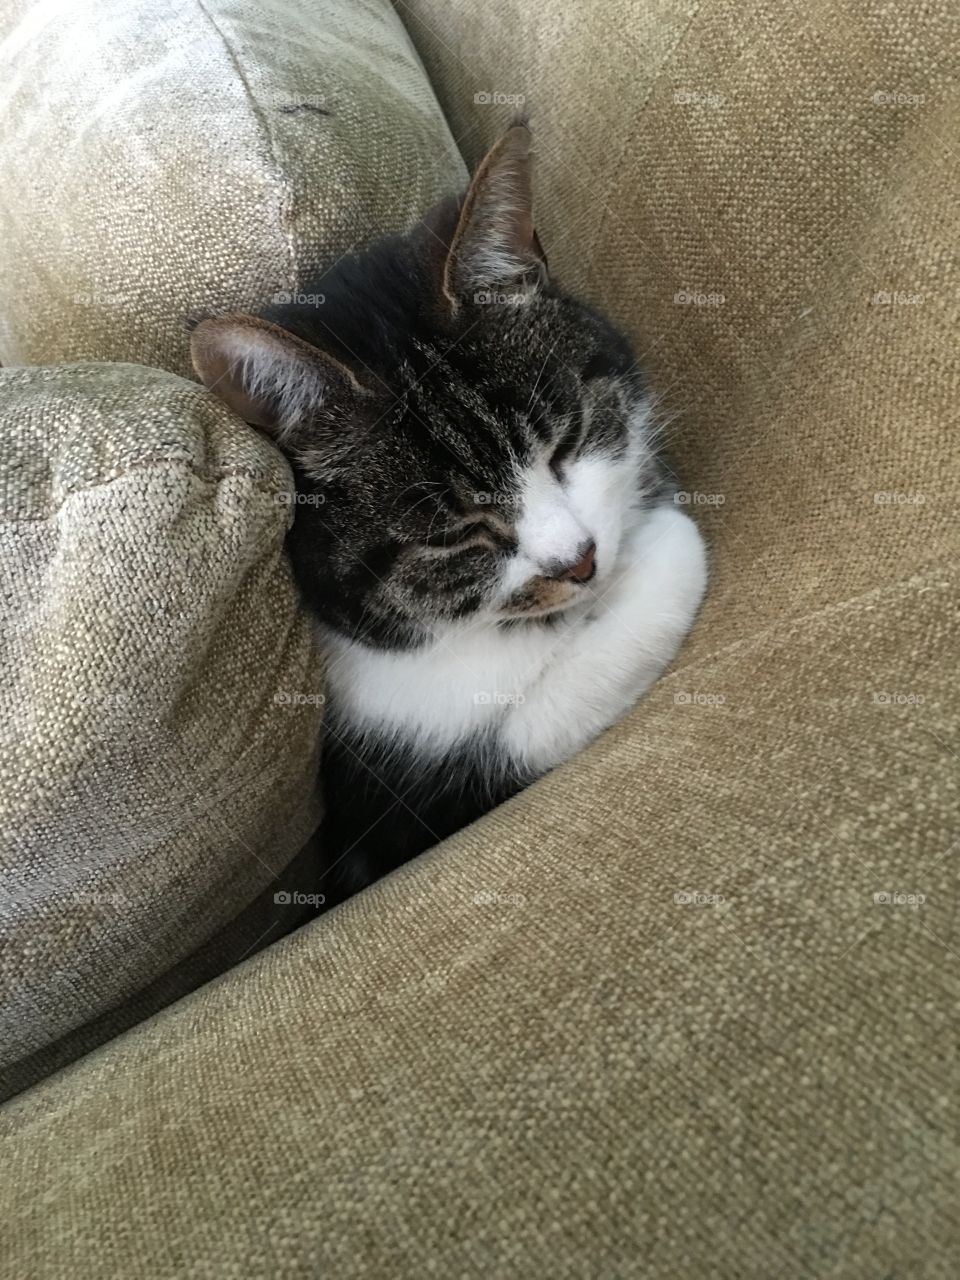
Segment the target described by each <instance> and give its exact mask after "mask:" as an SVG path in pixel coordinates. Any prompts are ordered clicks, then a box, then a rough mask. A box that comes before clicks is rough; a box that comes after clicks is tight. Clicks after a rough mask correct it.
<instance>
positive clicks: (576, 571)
mask: <svg viewBox="0 0 960 1280" xmlns="http://www.w3.org/2000/svg"><path fill="white" fill-rule="evenodd" d="M596 572H597V544H596V543H595V542H590V543H588V544H587V548H586V550H585V551H584V552H583V554H582V555H581V556H580V559H579V560H578V561H577V562H576V564H571V565H568V566H567V568H566V569H564V570H562V571H561V572H560V573H558V574H557V577H558V578H560V579H561V580H562V581H564V582H589V581H590V579H591V578H592V577H593V575H594V574H595V573H596Z"/></svg>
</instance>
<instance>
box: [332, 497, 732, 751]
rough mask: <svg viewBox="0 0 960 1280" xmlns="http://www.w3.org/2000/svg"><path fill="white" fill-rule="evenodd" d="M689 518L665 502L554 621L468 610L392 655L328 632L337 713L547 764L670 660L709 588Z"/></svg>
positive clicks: (438, 741)
mask: <svg viewBox="0 0 960 1280" xmlns="http://www.w3.org/2000/svg"><path fill="white" fill-rule="evenodd" d="M706 579H707V569H706V554H705V550H704V545H703V541H702V539H701V537H700V534H699V532H698V530H697V528H696V526H695V525H694V523H693V521H692V520H691V519H690V518H689V516H687V515H686V514H684V512H682V511H681V510H680V509H678V508H677V507H675V506H673V505H668V504H664V505H662V506H659V507H657V508H655V509H654V510H652V511H649V512H645V513H642V514H640V515H639V516H638V517H637V523H636V524H635V526H634V527H632V528H630V529H628V530H626V531H625V534H624V537H623V539H622V542H621V545H620V549H619V552H618V555H617V557H616V561H615V564H614V566H613V568H612V570H611V571H610V572H609V573H608V574H606V575H604V577H603V578H602V579H598V580H597V582H596V584H595V589H594V590H589V591H588V592H586V593H585V594H586V599H585V602H584V603H583V604H582V605H577V606H575V608H573V609H571V610H569V611H568V612H567V613H565V614H563V615H562V616H561V617H560V618H559V619H558V620H557V621H556V622H555V623H554V624H553V625H552V626H537V625H535V624H523V625H520V626H513V627H506V628H504V627H501V626H498V625H497V623H496V622H495V621H494V620H493V619H491V618H489V617H486V616H484V617H479V616H478V617H476V618H473V619H470V620H469V621H467V622H465V623H463V624H459V625H451V626H449V627H447V628H446V629H445V630H444V631H443V632H442V633H439V634H437V636H436V637H435V639H434V640H433V642H431V643H430V644H429V645H427V646H425V647H423V648H421V649H417V650H415V651H413V652H391V651H388V650H374V649H369V648H366V647H364V646H361V645H358V644H352V643H350V642H349V641H347V640H346V639H345V638H343V637H341V636H335V635H325V642H326V643H327V646H328V649H329V650H330V652H331V661H330V668H329V685H330V689H331V693H332V695H333V698H334V700H335V704H336V706H337V714H338V716H339V717H340V718H341V720H343V721H346V722H349V723H350V724H351V725H352V726H353V727H355V728H356V729H357V730H360V731H367V732H370V733H371V734H373V735H375V736H377V737H386V738H388V739H389V738H395V739H397V740H398V741H402V742H404V743H406V744H409V745H410V746H411V747H413V748H414V750H416V751H418V752H420V753H423V754H424V755H426V756H436V755H443V754H445V753H446V752H448V751H449V750H451V749H452V748H454V747H456V746H458V745H460V744H464V743H466V742H469V741H470V740H471V739H473V738H477V737H479V736H480V735H483V734H484V733H485V732H486V733H487V734H492V735H493V737H494V740H495V742H496V745H497V748H498V750H499V752H501V753H502V754H503V755H504V756H505V757H507V758H509V760H510V761H512V762H513V763H514V764H515V765H516V766H518V767H519V768H521V769H523V770H525V771H530V772H533V773H541V772H545V771H546V770H547V769H550V768H552V767H553V766H554V765H557V764H559V763H561V762H562V761H564V760H566V759H568V758H569V757H570V756H572V755H573V754H574V753H575V752H576V751H578V750H579V749H580V748H581V747H583V746H585V745H586V743H588V742H589V741H591V740H592V739H593V738H594V737H596V735H597V734H598V733H600V732H601V731H602V730H603V729H605V728H607V727H608V726H609V725H610V724H612V723H613V722H614V721H615V720H617V719H619V717H620V716H621V715H623V714H624V712H625V711H627V710H628V709H629V707H630V706H631V705H632V704H633V703H634V702H635V701H636V700H637V698H639V697H640V695H641V694H643V693H644V692H645V691H646V690H647V689H648V688H649V687H650V685H651V684H652V683H653V682H654V681H655V680H656V679H657V677H658V676H659V675H660V674H661V672H662V671H663V670H664V668H665V667H666V666H667V665H668V664H669V663H670V662H671V660H672V659H673V657H674V655H675V654H676V652H677V649H678V648H679V647H680V644H681V642H682V640H683V638H684V636H685V635H686V633H687V632H688V631H689V629H690V627H691V625H692V623H693V620H694V617H695V615H696V612H697V609H698V608H699V605H700V601H701V599H702V598H703V593H704V590H705V588H706Z"/></svg>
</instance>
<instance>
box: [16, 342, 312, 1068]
mask: <svg viewBox="0 0 960 1280" xmlns="http://www.w3.org/2000/svg"><path fill="white" fill-rule="evenodd" d="M0 439H2V440H3V448H2V450H0V520H2V526H0V527H2V540H0V548H2V554H0V706H2V711H0V761H2V765H0V810H2V813H3V847H2V851H0V873H2V883H3V894H2V896H0V937H2V949H0V1011H2V1014H0V1079H2V1082H3V1089H4V1091H5V1092H7V1093H9V1092H11V1091H14V1090H15V1089H17V1088H22V1087H23V1086H24V1085H26V1084H29V1083H31V1082H32V1081H33V1080H34V1079H36V1078H37V1076H39V1075H41V1074H43V1073H44V1072H45V1071H48V1070H50V1069H51V1068H52V1067H54V1066H58V1065H60V1063H61V1062H63V1061H68V1060H69V1059H70V1058H71V1057H74V1056H76V1054H77V1052H79V1051H80V1049H82V1048H86V1047H89V1045H90V1044H94V1043H98V1042H99V1041H100V1040H102V1039H104V1038H105V1037H106V1036H107V1035H109V1034H110V1033H111V1032H112V1031H115V1030H117V1029H118V1028H119V1027H121V1026H123V1025H126V1024H127V1022H128V1021H131V1020H133V1019H132V1017H131V1015H130V1014H129V1012H126V1013H123V1012H121V1011H120V1006H121V1005H123V1003H124V1002H126V1001H127V1000H129V999H131V998H136V1001H137V1002H138V1003H137V1011H138V1013H139V1016H143V1014H144V1013H145V1012H152V1009H153V1008H154V1007H156V1006H157V1004H158V1003H162V1002H163V1001H164V1000H168V999H173V998H175V996H176V995H179V994H181V993H182V992H183V991H184V990H186V989H188V988H189V987H191V986H196V985H197V984H198V983H199V982H201V981H203V980H204V978H205V977H209V976H211V975H212V973H214V972H216V971H218V969H219V968H223V967H225V966H226V964H228V963H229V962H230V960H231V959H238V958H239V957H240V955H242V954H244V953H245V952H249V951H250V950H252V948H253V946H254V944H255V943H256V942H257V941H259V939H258V938H257V936H256V935H254V936H250V929H251V927H252V926H251V924H250V921H249V919H247V920H245V921H244V922H243V925H242V929H241V933H240V934H236V935H235V936H234V937H233V939H231V938H230V937H221V938H220V939H219V941H215V940H216V939H217V937H218V935H219V934H220V932H221V930H222V929H223V928H224V927H225V926H226V925H227V923H228V922H230V921H231V920H233V918H234V917H237V916H239V915H241V913H242V912H245V911H249V910H250V909H251V908H252V904H254V902H255V900H257V898H258V896H259V895H261V894H263V895H264V896H265V897H266V899H267V902H268V903H269V904H270V906H272V907H273V919H272V922H271V920H269V919H266V918H264V920H263V924H262V925H261V928H262V929H264V930H266V929H268V928H269V927H270V925H271V923H272V932H270V933H268V935H267V938H266V940H268V941H271V940H273V938H275V937H277V936H279V935H280V933H282V932H284V931H286V929H288V928H292V927H293V926H294V925H295V924H296V923H298V920H299V919H302V918H303V916H304V914H305V908H307V907H308V906H309V904H308V903H307V902H306V901H305V900H304V898H305V897H306V896H308V893H309V890H308V886H307V884H306V880H305V878H304V876H305V873H304V875H301V874H300V873H299V872H298V874H297V875H296V876H295V877H294V878H293V882H292V883H291V882H290V880H291V873H290V872H289V871H288V870H287V868H288V864H289V863H290V862H291V859H292V858H293V857H294V854H296V853H297V851H298V850H299V849H300V848H301V847H302V846H303V845H304V844H305V842H306V841H307V839H308V837H309V836H310V835H311V833H312V832H313V830H314V828H315V827H316V825H317V822H318V820H319V810H318V803H317V798H316V795H315V783H316V771H317V767H318V749H319V738H320V733H319V729H320V722H321V718H322V714H323V694H322V690H323V683H322V676H323V672H322V664H321V659H320V655H319V653H318V652H317V650H316V646H315V644H314V643H313V639H312V634H311V629H310V626H309V623H308V622H307V620H306V618H305V616H304V615H303V613H302V612H301V610H300V609H299V607H298V600H297V595H296V590H295V588H294V585H293V582H292V578H291V574H290V571H289V566H288V563H287V560H286V558H285V556H284V554H283V542H284V535H285V532H286V529H287V527H288V524H289V522H290V518H291V513H292V510H293V505H292V502H291V496H292V477H291V475H290V473H289V470H288V468H287V465H286V463H285V462H284V461H283V459H282V458H281V457H280V455H279V454H278V453H277V452H276V450H274V449H273V447H272V446H271V445H269V444H267V443H266V442H265V441H264V440H263V439H261V437H260V436H258V435H257V434H256V433H255V432H253V431H252V430H251V429H250V428H248V427H246V426H245V425H244V424H243V423H240V422H238V421H237V420H236V419H235V418H234V417H233V416H232V415H231V414H230V413H229V411H227V410H226V409H225V408H223V407H222V406H221V405H220V403H219V402H218V401H217V400H215V399H214V397H212V396H210V395H209V394H208V393H207V392H206V391H205V390H203V389H201V388H199V387H198V386H197V385H196V384H195V383H192V382H187V381H185V380H183V379H181V378H178V377H176V376H175V375H174V374H170V373H165V372H161V371H159V370H153V369H145V368H138V367H136V366H133V365H121V364H116V365H106V364H80V365H74V366H66V367H63V368H56V367H46V368H41V369H5V370H3V371H0ZM285 877H286V878H285ZM268 891H269V892H268ZM284 893H287V894H288V895H289V901H287V902H282V901H281V902H278V903H277V904H276V905H274V904H273V896H274V894H280V895H282V894H284ZM294 893H296V894H297V895H298V896H297V898H296V900H294V898H293V894H294ZM254 914H256V913H254ZM203 945H206V946H208V952H207V953H206V954H205V955H203V956H201V957H199V958H195V960H194V961H192V962H191V963H189V964H187V965H185V967H184V968H183V969H182V970H181V971H179V972H178V973H177V974H176V975H174V977H173V978H171V977H170V976H169V975H168V974H167V971H168V970H171V969H172V968H174V966H176V965H177V963H178V962H179V961H181V960H182V959H183V958H184V957H187V956H189V955H190V953H192V952H194V951H195V950H196V949H197V948H200V947H201V946H203ZM161 975H167V976H166V977H165V978H164V980H163V983H162V984H161V985H162V990H159V989H158V990H157V991H154V992H153V993H152V994H151V993H146V992H145V989H146V988H148V987H149V986H150V984H152V983H154V982H155V981H156V980H157V979H159V978H160V977H161ZM91 1022H95V1023H96V1028H95V1029H89V1028H87V1029H84V1024H86V1023H91Z"/></svg>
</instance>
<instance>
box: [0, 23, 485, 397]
mask: <svg viewBox="0 0 960 1280" xmlns="http://www.w3.org/2000/svg"><path fill="white" fill-rule="evenodd" d="M463 177H464V169H463V162H462V161H461V159H460V156H459V154H458V153H457V150H456V148H455V147H454V146H453V143H452V140H451V138H450V135H449V132H448V130H447V128H446V125H445V124H444V122H443V119H442V117H441V116H440V113H439V110H438V108H437V104H436V101H435V99H434V96H433V91H432V90H431V88H430V85H429V83H428V81H427V79H426V77H425V76H424V74H423V71H422V68H421V67H420V64H419V62H418V59H417V56H416V54H415V52H414V51H413V48H412V46H411V44H410V42H409V40H408V38H407V36H406V34H405V32H404V30H403V27H402V26H401V24H400V22H399V20H398V18H397V17H396V15H395V13H394V12H393V9H392V8H391V6H390V4H389V3H388V0H363V2H362V3H357V2H356V0H205V2H204V3H201V2H200V0H187V2H186V3H184V2H183V0H128V2H127V3H124V4H119V5H118V4H113V3H108V0H77V2H76V3H73V4H71V5H68V6H64V5H58V6H53V7H51V6H50V5H48V4H45V3H42V2H41V0H10V3H7V4H4V6H3V9H2V13H0V192H2V193H3V195H2V199H0V363H2V364H4V365H11V364H43V363H50V362H55V361H58V360H86V359H103V360H129V361H134V362H138V363H143V364H151V365H159V366H161V367H163V368H166V369H170V370H172V371H174V372H177V373H181V374H185V375H187V376H192V375H191V370H190V367H189V361H188V356H187V351H186V343H185V341H184V326H185V324H186V322H187V321H188V319H189V318H190V317H191V316H192V315H193V314H194V313H196V312H198V311H204V310H207V309H210V308H226V309H228V310H249V309H250V308H252V307H256V306H259V305H262V304H263V303H264V302H268V301H270V300H272V299H273V298H274V296H275V295H282V294H290V293H294V292H297V291H298V289H299V287H300V286H301V285H302V284H303V283H304V281H305V280H306V279H307V278H308V277H309V275H310V273H311V272H313V271H316V270H317V268H318V267H321V266H326V265H328V264H329V263H330V262H332V261H333V260H334V259H335V258H336V257H337V256H338V255H340V254H342V253H344V252H345V251H346V250H348V249H349V248H350V247H351V246H353V245H360V244H362V243H364V242H365V241H367V240H368V239H370V238H371V237H372V236H374V235H377V234H379V233H381V232H383V231H388V230H394V229H399V228H401V227H403V226H405V225H406V224H407V223H409V222H411V221H413V220H414V219H415V218H416V217H417V215H418V214H419V213H420V212H421V211H422V209H423V208H424V207H425V206H426V205H428V204H429V203H430V202H431V201H432V200H434V199H435V198H437V197H438V196H440V195H443V194H445V193H446V192H448V191H449V190H456V189H457V188H458V187H459V185H460V184H461V183H462V181H463Z"/></svg>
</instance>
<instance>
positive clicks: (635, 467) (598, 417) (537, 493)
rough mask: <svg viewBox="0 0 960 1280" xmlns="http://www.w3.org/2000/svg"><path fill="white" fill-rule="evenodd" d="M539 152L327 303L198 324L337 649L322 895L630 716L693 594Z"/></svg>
mask: <svg viewBox="0 0 960 1280" xmlns="http://www.w3.org/2000/svg"><path fill="white" fill-rule="evenodd" d="M530 169H531V161H530V133H529V130H528V129H527V128H526V126H525V125H522V124H518V125H514V126H513V127H512V128H511V129H509V130H508V132H507V133H505V134H504V135H503V137H501V139H500V140H499V142H497V143H496V145H495V146H494V147H493V149H492V150H491V151H490V152H489V153H488V155H487V156H486V158H485V159H484V160H483V162H482V163H481V165H480V167H479V169H478V170H477V173H476V175H475V176H474V178H473V181H472V183H471V184H470V187H469V189H468V190H467V192H466V194H465V195H463V196H462V197H461V198H459V199H458V198H450V199H448V200H446V201H443V202H442V203H441V204H439V205H437V206H436V207H435V208H434V209H432V210H431V211H430V213H428V214H427V215H426V217H425V218H424V220H423V222H422V223H421V224H420V225H419V226H418V227H417V228H416V229H415V230H414V231H413V232H412V233H411V234H410V235H408V236H405V237H399V236H397V237H390V238H387V239H384V240H382V241H380V242H379V243H377V244H375V245H374V246H373V247H372V248H370V249H369V250H367V251H366V252H364V253H361V254H358V255H353V256H350V257H347V258H345V259H342V260H341V261H340V262H338V263H337V264H336V265H335V266H334V267H333V268H331V269H330V271H329V272H328V273H327V274H326V275H325V276H323V277H322V279H320V280H318V281H317V282H316V283H315V284H313V285H310V286H305V287H304V293H306V294H314V295H316V296H317V297H321V296H322V298H323V302H322V304H321V305H285V306H276V307H273V308H271V309H269V310H267V311H265V312H264V314H263V316H262V317H255V316H248V315H224V316H218V317H214V318H211V319H207V320H204V321H203V322H201V323H200V324H199V326H198V327H197V328H196V329H195V330H194V333H193V336H192V353H193V361H194V365H195V367H196V370H197V373H198V374H199V376H200V377H201V379H202V380H203V381H204V382H205V383H206V385H207V386H208V387H210V388H211V389H212V390H213V391H215V392H216V394H217V395H219V396H221V397H222V399H223V400H225V401H226V403H227V404H228V405H230V406H231V408H233V409H235V410H236V411H237V413H239V414H240V415H241V416H242V417H243V418H245V419H246V420H247V422H250V423H252V424H254V425H255V426H257V427H259V428H261V429H262V430H263V431H265V432H267V433H268V434H269V435H270V436H271V437H272V438H273V439H274V440H275V441H276V443H277V444H278V445H279V446H280V448H281V449H282V450H283V451H284V453H285V454H286V456H287V458H288V459H289V461H290V464H291V466H292V468H293V473H294V478H295V482H296V487H297V505H296V514H295V518H294V523H293V527H292V529H291V531H290V535H289V540H288V546H289V552H290V557H291V560H292V562H293V566H294V571H295V573H296V577H297V579H298V582H299V585H300V589H301V592H302V595H303V600H304V603H305V604H306V606H307V608H308V609H310V610H311V611H312V613H313V614H314V615H315V616H316V619H317V625H318V627H319V629H320V633H321V636H322V639H323V643H324V645H325V647H326V650H327V652H328V654H329V657H330V661H329V672H328V695H327V716H326V725H325V732H326V739H325V760H324V766H323V775H324V786H325V791H326V801H327V806H328V808H327V816H326V818H325V821H324V826H323V828H322V830H321V844H322V848H323V851H324V859H325V861H324V867H323V879H322V882H321V889H322V892H323V893H324V894H325V895H326V899H327V905H331V904H333V903H334V902H338V901H340V900H342V899H343V898H345V897H348V896H349V895H350V894H352V893H355V892H356V891H357V890H358V889H361V888H363V887H364V886H365V885H367V884H369V883H370V882H371V881H373V880H375V879H377V878H378V877H379V876H382V875H384V874H385V873H387V872H388V871H390V870H392V869H393V868H395V867H397V866H399V865H400V864H401V863H403V862H406V861H407V860H408V859H409V858H411V857H413V856H414V855H415V854H417V853H419V852H421V851H422V850H423V849H426V848H427V847H429V846H430V845H433V844H435V843H436V842H437V841H439V840H441V839H443V838H444V837H445V836H447V835H449V834H450V833H451V832H453V831H456V830H457V829H458V828H460V827H462V826H464V825H466V824H467V823H468V822H470V821H472V820H473V819H474V818H477V817H479V816H480V815H481V814H483V813H485V812H486V811H487V810H489V809H491V808H492V807H493V806H494V805H496V804H499V803H500V802H501V801H503V800H505V799H506V798H507V797H509V796H511V795H513V794H514V793H515V792H517V791H519V790H520V789H521V788H522V787H524V786H526V785H527V784H528V783H530V782H531V781H533V780H534V779H535V778H537V777H539V776H540V775H541V774H543V773H544V772H546V771H547V770H548V769H551V768H553V766H554V765H558V764H560V763H561V762H562V761H564V760H568V759H569V758H570V757H571V756H572V755H573V754H574V753H575V752H577V751H579V750H580V748H581V747H583V746H585V745H586V744H587V743H588V742H590V741H591V739H593V738H595V737H596V736H597V734H599V733H600V732H601V731H602V730H603V729H605V728H606V727H607V726H608V725H611V724H612V723H613V722H614V721H615V720H617V719H618V718H619V717H620V716H622V715H623V714H624V712H626V711H627V710H628V709H629V708H630V707H631V706H632V705H633V703H634V702H636V700H637V698H639V697H640V695H641V694H642V693H643V692H644V691H645V690H646V689H648V688H649V687H650V685H651V684H652V683H653V682H654V680H656V678H657V676H658V675H659V674H660V673H661V672H662V671H663V669H664V668H665V667H666V666H667V664H668V663H669V662H670V661H671V659H672V658H673V656H674V654H675V653H676V652H677V649H678V648H679V646H680V644H681V642H682V640H683V638H684V636H685V635H686V633H687V631H688V630H689V628H690V626H691V624H692V622H693V619H694V616H695V614H696V612H697V609H698V607H699V605H700V601H701V598H702V596H703V593H704V589H705V586H706V576H707V575H706V558H705V552H704V546H703V543H702V541H701V538H700V535H699V533H698V531H697V528H696V526H695V525H694V523H693V522H692V521H691V520H690V518H689V517H688V516H687V515H686V514H684V512H683V511H682V510H680V509H679V508H678V507H677V506H676V504H675V502H674V495H673V491H672V489H671V486H670V483H669V481H668V478H667V473H666V471H665V467H664V465H663V463H662V461H661V460H660V458H659V457H658V454H657V449H656V444H655V432H656V424H655V419H654V411H653V407H652V402H651V398H650V394H649V391H648V388H647V386H646V384H645V382H644V379H643V377H642V375H641V373H640V372H639V371H638V369H637V366H636V363H635V359H634V356H633V353H632V351H631V349H630V346H629V345H628V343H627V341H626V340H625V339H624V337H623V336H622V335H621V334H619V333H618V332H617V331H616V330H615V329H614V328H613V327H612V326H611V325H610V324H609V323H608V322H607V321H606V320H605V319H604V318H603V317H602V316H600V315H598V314H597V313H596V312H595V311H593V310H592V309H590V308H589V307H587V306H585V305H583V304H582V303H580V302H578V301H576V300H575V299H574V298H572V297H570V296H569V295H568V294H566V293H564V292H563V291H562V290H561V289H560V288H558V287H557V286H556V285H555V284H554V283H553V282H552V281H551V279H550V278H549V276H548V273H547V265H546V260H545V258H544V255H543V251H542V249H541V247H540V243H539V240H538V238H537V235H536V232H535V230H534V226H533V218H532V197H531V177H530ZM637 785H638V786H640V785H642V780H641V779H638V780H637Z"/></svg>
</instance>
